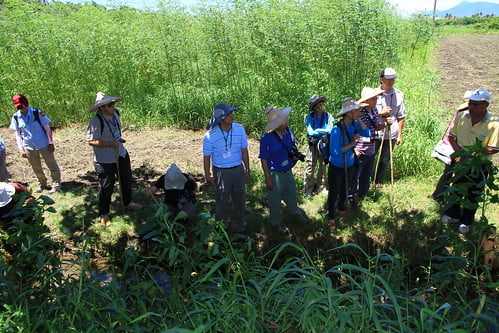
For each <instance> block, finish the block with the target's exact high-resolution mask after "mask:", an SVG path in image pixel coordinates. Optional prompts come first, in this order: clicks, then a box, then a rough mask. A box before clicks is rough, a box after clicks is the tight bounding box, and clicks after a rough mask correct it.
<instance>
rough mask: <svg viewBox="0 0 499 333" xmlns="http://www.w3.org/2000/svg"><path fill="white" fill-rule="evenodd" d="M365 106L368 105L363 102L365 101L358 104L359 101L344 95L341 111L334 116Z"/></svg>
mask: <svg viewBox="0 0 499 333" xmlns="http://www.w3.org/2000/svg"><path fill="white" fill-rule="evenodd" d="M366 106H368V104H365V103H360V104H359V103H356V102H355V100H354V99H353V98H352V97H346V98H345V99H344V100H343V103H342V105H341V111H340V112H339V113H338V114H337V115H336V117H341V116H343V115H344V114H346V113H348V112H350V111H353V110H358V109H360V108H363V107H366Z"/></svg>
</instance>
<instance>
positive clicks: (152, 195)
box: [144, 187, 158, 204]
mask: <svg viewBox="0 0 499 333" xmlns="http://www.w3.org/2000/svg"><path fill="white" fill-rule="evenodd" d="M144 192H146V193H147V194H148V195H149V196H150V197H151V199H152V201H153V202H154V203H155V204H157V203H158V200H157V199H156V197H154V194H152V193H151V192H149V191H147V190H146V189H145V187H144Z"/></svg>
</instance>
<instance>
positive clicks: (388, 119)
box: [386, 117, 393, 126]
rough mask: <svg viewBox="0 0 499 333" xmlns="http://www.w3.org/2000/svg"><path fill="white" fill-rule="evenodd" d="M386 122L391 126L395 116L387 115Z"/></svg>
mask: <svg viewBox="0 0 499 333" xmlns="http://www.w3.org/2000/svg"><path fill="white" fill-rule="evenodd" d="M386 124H387V126H390V125H391V124H393V117H387V118H386Z"/></svg>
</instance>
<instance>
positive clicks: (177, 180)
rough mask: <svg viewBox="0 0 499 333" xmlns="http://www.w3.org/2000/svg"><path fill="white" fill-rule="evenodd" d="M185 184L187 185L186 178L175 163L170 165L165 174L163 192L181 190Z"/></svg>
mask: <svg viewBox="0 0 499 333" xmlns="http://www.w3.org/2000/svg"><path fill="white" fill-rule="evenodd" d="M185 183H187V178H186V177H185V176H184V175H183V174H182V171H180V169H179V168H178V166H177V165H176V164H175V163H173V164H172V165H170V168H168V170H166V174H165V190H183V189H184V186H185Z"/></svg>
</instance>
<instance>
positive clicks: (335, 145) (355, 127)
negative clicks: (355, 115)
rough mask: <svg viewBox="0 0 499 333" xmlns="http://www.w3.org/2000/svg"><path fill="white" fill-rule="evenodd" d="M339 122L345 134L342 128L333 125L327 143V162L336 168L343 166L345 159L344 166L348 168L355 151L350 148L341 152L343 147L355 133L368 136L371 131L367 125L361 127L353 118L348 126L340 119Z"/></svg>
mask: <svg viewBox="0 0 499 333" xmlns="http://www.w3.org/2000/svg"><path fill="white" fill-rule="evenodd" d="M341 123H342V125H343V126H344V128H345V132H346V135H344V134H343V130H342V129H341V128H340V126H338V125H335V126H334V127H333V130H332V131H331V138H330V143H329V145H330V147H329V149H330V156H329V162H330V163H331V164H332V165H334V166H336V167H338V168H343V167H345V160H346V167H347V168H348V167H351V166H352V165H353V163H354V162H355V152H354V150H353V148H350V149H348V150H347V151H346V152H343V147H344V146H346V145H348V144H349V143H350V142H352V140H353V137H354V135H355V134H359V135H361V136H363V137H369V136H370V135H371V131H370V130H369V128H367V127H366V129H362V127H360V124H359V122H358V121H356V120H353V121H352V122H351V123H350V125H349V126H345V123H344V122H343V121H341Z"/></svg>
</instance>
